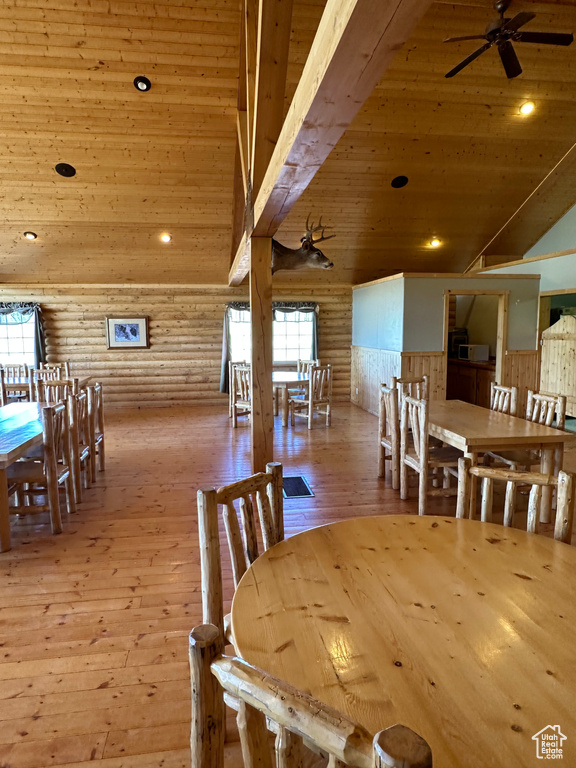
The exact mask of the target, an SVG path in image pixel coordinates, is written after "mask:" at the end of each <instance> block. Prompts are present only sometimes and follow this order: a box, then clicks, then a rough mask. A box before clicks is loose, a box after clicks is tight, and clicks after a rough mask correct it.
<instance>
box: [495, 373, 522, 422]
mask: <svg viewBox="0 0 576 768" xmlns="http://www.w3.org/2000/svg"><path fill="white" fill-rule="evenodd" d="M517 407H518V387H505V386H503V385H502V384H495V383H494V382H493V381H491V382H490V410H491V411H498V413H507V414H508V416H516V409H517Z"/></svg>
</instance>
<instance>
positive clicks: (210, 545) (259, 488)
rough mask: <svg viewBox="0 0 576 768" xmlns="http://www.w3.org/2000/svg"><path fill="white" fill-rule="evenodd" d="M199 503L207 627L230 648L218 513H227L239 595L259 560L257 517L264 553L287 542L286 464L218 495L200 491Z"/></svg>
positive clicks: (272, 466)
mask: <svg viewBox="0 0 576 768" xmlns="http://www.w3.org/2000/svg"><path fill="white" fill-rule="evenodd" d="M197 501H198V538H199V542H200V572H201V582H202V615H203V621H204V623H206V624H215V625H216V626H217V627H219V628H220V629H221V630H222V634H223V636H224V635H225V636H226V637H227V638H228V640H229V641H230V642H231V636H230V631H229V620H228V619H226V621H225V620H224V597H223V581H222V560H221V556H220V538H219V525H218V507H219V506H221V507H222V520H223V523H224V528H225V530H226V537H227V540H228V548H229V552H230V560H231V563H232V576H233V580H234V590H235V589H236V587H237V586H238V582H239V581H240V579H241V578H242V576H243V575H244V573H245V571H246V569H247V568H248V567H249V566H250V564H251V563H253V562H254V560H256V558H257V557H258V554H259V545H258V536H257V525H256V519H255V518H256V515H258V521H259V528H260V537H261V541H262V546H263V549H264V550H266V549H269V548H270V547H272V546H273V545H274V544H276V543H277V542H279V541H282V540H283V539H284V513H283V502H282V464H278V463H276V462H272V463H270V464H267V465H266V472H258V473H257V474H255V475H252V476H251V477H247V478H245V479H243V480H239V481H238V482H235V483H232V484H230V485H224V486H222V487H221V488H219V489H218V490H216V489H215V488H208V489H200V490H199V491H198V494H197ZM236 505H237V506H236ZM239 519H240V521H241V525H240V522H239Z"/></svg>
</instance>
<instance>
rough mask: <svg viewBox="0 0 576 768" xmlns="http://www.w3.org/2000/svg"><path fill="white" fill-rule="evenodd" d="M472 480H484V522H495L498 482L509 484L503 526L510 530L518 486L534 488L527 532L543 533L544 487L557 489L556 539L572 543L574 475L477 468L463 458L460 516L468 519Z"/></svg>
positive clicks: (529, 502)
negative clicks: (540, 522)
mask: <svg viewBox="0 0 576 768" xmlns="http://www.w3.org/2000/svg"><path fill="white" fill-rule="evenodd" d="M471 477H478V478H481V479H482V493H481V513H480V519H481V520H482V522H488V523H490V522H492V507H493V499H494V483H495V482H501V483H505V484H506V493H505V498H504V518H503V523H504V525H505V526H506V527H511V526H513V525H514V514H515V512H516V497H517V490H518V487H519V486H526V485H529V486H531V489H530V496H529V498H528V513H527V519H526V530H527V531H528V533H538V532H539V530H538V529H539V517H540V501H541V498H542V490H543V488H547V487H548V488H549V487H552V488H555V489H556V493H557V500H556V520H555V524H554V538H555V539H557V540H558V541H564V542H566V543H567V544H570V541H571V539H572V526H573V520H574V475H572V474H569V473H567V472H562V471H560V472H559V473H558V476H557V477H555V476H554V475H543V474H541V473H539V472H518V471H515V470H512V469H498V468H492V467H481V466H479V467H473V466H472V463H471V461H470V459H466V458H462V459H460V460H459V462H458V502H457V508H456V517H460V518H463V517H468V511H469V509H470V499H471V493H472V491H471V485H472V484H471V482H470V479H471ZM474 501H475V500H474Z"/></svg>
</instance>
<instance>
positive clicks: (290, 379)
mask: <svg viewBox="0 0 576 768" xmlns="http://www.w3.org/2000/svg"><path fill="white" fill-rule="evenodd" d="M308 381H310V377H309V376H308V374H307V373H298V371H273V372H272V384H296V383H297V382H308Z"/></svg>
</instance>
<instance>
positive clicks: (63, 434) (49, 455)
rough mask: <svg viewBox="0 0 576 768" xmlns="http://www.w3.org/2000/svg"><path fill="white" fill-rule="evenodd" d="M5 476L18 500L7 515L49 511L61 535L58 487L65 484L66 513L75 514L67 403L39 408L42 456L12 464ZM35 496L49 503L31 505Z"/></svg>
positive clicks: (53, 528) (52, 522)
mask: <svg viewBox="0 0 576 768" xmlns="http://www.w3.org/2000/svg"><path fill="white" fill-rule="evenodd" d="M7 476H8V487H9V491H10V493H11V494H12V493H13V494H14V496H15V499H16V500H18V503H17V504H16V505H14V506H11V507H10V513H11V514H18V515H30V514H39V513H42V512H49V513H50V521H51V524H52V533H61V531H62V518H61V515H60V499H59V493H58V489H59V486H61V485H64V488H65V491H66V507H67V510H68V513H69V514H71V513H73V512H75V511H76V504H75V501H74V489H73V485H72V462H71V457H70V439H69V425H68V408H67V405H66V403H59V404H58V405H48V406H45V407H44V408H42V451H41V453H40V454H39V455H38V458H36V457H32V458H25V459H23V460H22V461H16V462H14V464H11V465H10V466H9V467H8V470H7ZM38 496H40V497H42V498H44V499H46V498H47V501H48V503H47V504H46V503H34V499H35V498H36V497H38ZM21 501H22V502H24V503H21Z"/></svg>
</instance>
